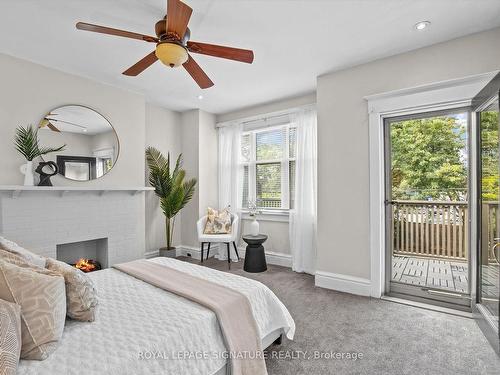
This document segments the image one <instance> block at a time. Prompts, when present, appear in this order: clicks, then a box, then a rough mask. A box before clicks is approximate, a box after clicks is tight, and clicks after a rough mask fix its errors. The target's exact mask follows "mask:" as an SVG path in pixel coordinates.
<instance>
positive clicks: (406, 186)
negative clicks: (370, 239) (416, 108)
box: [391, 116, 467, 201]
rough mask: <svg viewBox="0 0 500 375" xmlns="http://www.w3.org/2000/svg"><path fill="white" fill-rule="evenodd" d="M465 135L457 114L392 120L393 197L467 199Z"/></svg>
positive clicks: (404, 198)
mask: <svg viewBox="0 0 500 375" xmlns="http://www.w3.org/2000/svg"><path fill="white" fill-rule="evenodd" d="M465 135H466V129H465V127H464V125H463V124H462V123H461V122H460V121H458V120H457V119H456V118H454V117H444V116H442V117H432V118H426V119H416V120H406V121H400V122H396V123H392V124H391V148H392V149H391V151H392V165H391V169H392V186H393V189H392V195H393V199H396V200H407V199H414V200H451V201H459V200H466V199H467V198H466V195H467V164H466V160H464V156H465V155H466V152H465V148H466V143H467V141H466V138H465Z"/></svg>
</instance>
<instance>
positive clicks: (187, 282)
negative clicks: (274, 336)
mask: <svg viewBox="0 0 500 375" xmlns="http://www.w3.org/2000/svg"><path fill="white" fill-rule="evenodd" d="M113 267H114V268H116V269H118V270H120V271H122V272H125V273H127V274H129V275H131V276H133V277H135V278H138V279H140V280H143V281H145V282H147V283H148V284H151V285H154V286H156V287H158V288H161V289H163V290H166V291H168V292H171V293H174V294H177V295H179V296H182V297H184V298H187V299H189V300H191V301H193V302H196V303H198V304H200V305H202V306H204V307H207V308H209V309H210V310H212V311H213V312H214V313H215V315H216V316H217V319H218V321H219V325H220V327H221V330H222V334H223V335H224V340H225V343H226V347H227V349H228V351H229V353H228V354H229V355H230V356H231V357H230V364H231V370H232V374H233V375H266V374H267V369H266V364H265V361H264V357H263V351H262V343H261V340H260V336H259V330H258V327H257V323H256V322H255V318H254V316H253V314H252V307H251V306H250V301H249V300H248V298H247V297H246V296H244V295H243V294H241V293H239V292H237V291H235V290H233V289H230V288H226V287H223V286H221V285H219V284H216V283H213V282H210V281H207V280H202V279H199V278H197V277H195V276H192V275H189V274H187V273H184V272H180V271H177V270H174V269H173V268H170V267H167V266H164V265H160V264H156V263H153V262H150V261H147V260H144V259H143V260H136V261H133V262H128V263H121V264H117V265H115V266H113Z"/></svg>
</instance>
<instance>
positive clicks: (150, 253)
mask: <svg viewBox="0 0 500 375" xmlns="http://www.w3.org/2000/svg"><path fill="white" fill-rule="evenodd" d="M158 255H160V251H159V250H153V251H148V252H146V253H144V258H146V259H147V258H154V257H157V256H158Z"/></svg>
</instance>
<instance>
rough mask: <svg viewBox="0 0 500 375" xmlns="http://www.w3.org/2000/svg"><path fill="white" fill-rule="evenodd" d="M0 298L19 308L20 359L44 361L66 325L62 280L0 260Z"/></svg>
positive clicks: (52, 275)
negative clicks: (13, 303)
mask: <svg viewBox="0 0 500 375" xmlns="http://www.w3.org/2000/svg"><path fill="white" fill-rule="evenodd" d="M0 298H1V299H3V300H6V301H9V302H15V303H17V304H18V305H20V306H21V337H22V346H21V358H24V359H38V360H43V359H46V358H47V357H48V356H49V354H50V353H52V352H53V351H54V350H55V349H56V347H57V341H58V340H59V339H60V338H61V336H62V333H63V330H64V323H65V322H66V291H65V286H64V278H63V277H62V276H60V275H59V274H57V273H56V272H53V271H50V270H47V269H43V268H39V267H36V266H34V267H23V266H16V265H15V264H12V263H9V262H6V261H5V260H2V259H0Z"/></svg>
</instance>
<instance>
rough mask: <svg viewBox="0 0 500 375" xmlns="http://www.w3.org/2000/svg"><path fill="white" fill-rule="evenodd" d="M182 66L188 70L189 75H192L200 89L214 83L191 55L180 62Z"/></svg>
mask: <svg viewBox="0 0 500 375" xmlns="http://www.w3.org/2000/svg"><path fill="white" fill-rule="evenodd" d="M182 66H183V67H184V68H185V69H186V70H187V71H188V73H189V74H190V75H191V77H193V79H194V80H195V81H196V83H197V84H198V86H200V87H201V88H202V89H207V88H209V87H212V86H213V85H214V83H213V82H212V80H211V79H210V78H208V76H207V74H206V73H205V72H204V71H203V69H201V67H200V66H199V65H198V63H197V62H196V61H194V59H193V58H192V57H191V56H189V59H188V61H186V62H185V63H184V64H182Z"/></svg>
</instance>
